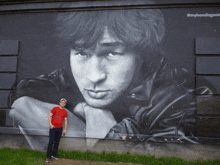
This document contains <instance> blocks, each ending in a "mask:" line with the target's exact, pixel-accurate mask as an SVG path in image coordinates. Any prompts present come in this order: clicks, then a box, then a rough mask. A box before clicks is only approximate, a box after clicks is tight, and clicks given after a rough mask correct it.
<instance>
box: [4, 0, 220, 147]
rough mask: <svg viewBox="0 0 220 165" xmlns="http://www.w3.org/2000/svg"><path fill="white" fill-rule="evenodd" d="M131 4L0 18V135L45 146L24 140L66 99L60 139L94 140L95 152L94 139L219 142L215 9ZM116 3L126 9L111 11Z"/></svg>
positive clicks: (42, 131)
mask: <svg viewBox="0 0 220 165" xmlns="http://www.w3.org/2000/svg"><path fill="white" fill-rule="evenodd" d="M130 3H134V2H117V5H116V7H112V8H111V9H109V8H108V6H109V5H110V4H111V3H110V2H105V3H104V4H103V3H102V2H94V3H93V5H94V6H98V5H103V6H105V8H101V9H100V8H91V7H89V8H84V9H83V10H82V9H81V10H74V8H76V7H77V5H78V7H81V6H80V3H72V4H71V5H72V6H69V8H72V9H71V11H67V10H65V12H63V11H62V12H61V10H57V11H56V12H49V11H47V10H45V11H38V12H36V13H32V12H25V11H21V12H18V13H7V12H5V11H2V12H1V15H0V30H1V31H0V40H1V44H0V48H1V51H0V54H1V56H0V60H1V61H0V71H1V73H0V76H1V80H0V83H1V84H0V86H1V89H2V91H1V93H0V94H1V98H3V99H1V101H0V102H1V116H2V120H1V121H2V122H1V126H3V127H1V132H3V133H15V134H16V133H20V134H24V136H25V138H26V140H27V142H28V144H29V145H30V146H33V144H35V145H36V146H37V145H46V144H47V143H48V141H47V140H45V138H44V137H39V138H31V137H30V136H27V135H44V136H47V135H48V132H49V122H48V119H47V117H48V115H49V113H50V111H51V109H52V108H53V107H54V106H57V105H58V104H59V100H60V99H61V98H66V99H67V101H68V103H67V106H66V110H67V112H68V128H67V134H66V136H67V137H82V138H94V139H97V140H96V142H95V143H93V145H95V144H96V143H98V141H99V140H98V139H117V140H131V141H139V142H140V143H141V142H142V141H144V142H146V141H147V142H175V143H205V144H207V143H212V144H216V143H217V142H218V141H219V137H220V134H219V133H220V132H219V127H218V125H219V123H220V120H219V106H218V105H219V104H218V103H219V96H216V95H218V94H219V85H218V82H219V81H220V80H219V77H218V74H219V65H218V64H219V60H220V59H219V57H218V54H220V49H219V46H220V39H219V36H220V31H219V26H220V21H219V19H220V14H219V7H205V6H203V7H198V8H161V9H159V8H158V6H154V7H153V8H151V7H149V4H152V2H151V1H149V4H148V2H147V1H144V4H145V5H142V6H141V7H140V6H138V3H143V2H141V1H139V2H136V3H137V4H132V6H131V4H130ZM85 4H86V2H85ZM88 4H89V3H88ZM81 5H82V4H81ZM123 5H125V6H126V5H128V6H130V8H125V7H124V8H123V7H120V8H118V7H117V6H123ZM64 6H65V4H64ZM3 9H4V8H3ZM85 9H86V10H85ZM97 9H98V10H97ZM201 14H202V15H201ZM214 14H215V15H214ZM9 50H10V51H9ZM9 66H10V67H9ZM8 68H9V69H8ZM8 96H9V97H8ZM7 99H8V100H7ZM7 103H8V105H7ZM4 126H7V127H10V126H12V127H10V128H5V127H4ZM7 131H8V132H7ZM32 148H33V147H32Z"/></svg>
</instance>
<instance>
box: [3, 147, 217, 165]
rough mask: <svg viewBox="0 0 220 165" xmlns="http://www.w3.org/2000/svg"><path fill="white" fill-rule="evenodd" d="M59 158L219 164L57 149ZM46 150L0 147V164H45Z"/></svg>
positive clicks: (157, 164)
mask: <svg viewBox="0 0 220 165" xmlns="http://www.w3.org/2000/svg"><path fill="white" fill-rule="evenodd" d="M58 152H59V153H58V154H59V157H60V158H67V159H78V160H89V161H102V162H114V163H119V162H124V163H134V164H147V165H170V164H172V165H175V164H177V165H219V164H220V160H214V161H206V162H204V161H200V160H195V161H191V162H188V161H185V160H183V159H181V158H176V157H161V158H156V157H155V156H151V155H137V154H117V153H106V152H102V153H101V154H98V153H95V152H91V151H86V152H80V151H70V152H68V151H64V150H61V149H60V150H59V151H58ZM45 160H46V152H40V151H34V150H29V149H26V148H21V149H19V150H16V149H10V148H1V149H0V164H1V165H6V164H7V165H26V164H27V165H32V164H38V165H39V164H45Z"/></svg>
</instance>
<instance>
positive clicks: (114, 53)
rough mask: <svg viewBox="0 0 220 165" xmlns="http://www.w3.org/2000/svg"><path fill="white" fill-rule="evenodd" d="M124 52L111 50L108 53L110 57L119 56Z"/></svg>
mask: <svg viewBox="0 0 220 165" xmlns="http://www.w3.org/2000/svg"><path fill="white" fill-rule="evenodd" d="M121 55H122V53H118V52H110V53H108V57H109V58H119V56H121Z"/></svg>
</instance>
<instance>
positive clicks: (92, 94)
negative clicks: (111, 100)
mask: <svg viewBox="0 0 220 165" xmlns="http://www.w3.org/2000/svg"><path fill="white" fill-rule="evenodd" d="M87 93H88V95H89V96H90V97H91V98H93V99H102V98H103V97H105V96H106V95H107V94H108V91H107V90H102V91H94V90H87Z"/></svg>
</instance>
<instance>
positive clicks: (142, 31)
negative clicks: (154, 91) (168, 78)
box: [56, 0, 165, 52]
mask: <svg viewBox="0 0 220 165" xmlns="http://www.w3.org/2000/svg"><path fill="white" fill-rule="evenodd" d="M143 2H144V4H154V3H153V2H152V1H147V0H145V1H143ZM126 4H129V1H121V2H120V4H119V5H126ZM56 21H57V26H58V36H59V37H61V38H62V39H64V40H66V41H67V43H71V47H73V48H74V47H76V48H88V47H90V46H93V45H96V43H97V41H98V40H99V39H100V38H101V37H102V35H103V32H104V29H105V27H108V31H109V33H110V34H111V35H112V36H113V37H116V38H118V39H119V40H121V41H123V42H124V43H125V44H126V45H128V46H129V48H131V49H132V50H134V49H135V50H136V51H142V50H145V51H144V52H146V50H148V49H155V48H156V49H158V44H159V43H160V42H161V40H162V39H163V37H164V34H165V27H164V18H163V14H162V13H161V11H160V10H159V9H131V8H130V9H120V10H119V9H118V10H113V9H112V10H98V11H78V12H64V13H60V14H58V16H57V20H56Z"/></svg>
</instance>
